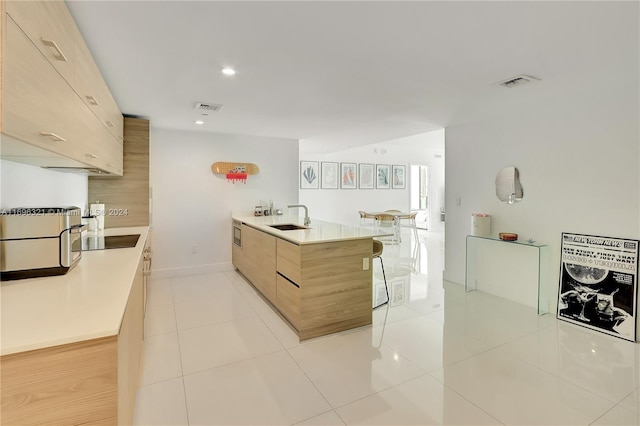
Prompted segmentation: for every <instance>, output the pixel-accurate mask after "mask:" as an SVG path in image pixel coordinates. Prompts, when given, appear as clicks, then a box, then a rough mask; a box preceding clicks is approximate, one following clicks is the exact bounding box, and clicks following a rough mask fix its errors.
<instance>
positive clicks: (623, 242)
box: [557, 232, 640, 342]
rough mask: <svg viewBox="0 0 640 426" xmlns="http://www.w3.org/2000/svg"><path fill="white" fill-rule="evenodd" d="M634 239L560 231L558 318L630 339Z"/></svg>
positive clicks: (634, 283)
mask: <svg viewBox="0 0 640 426" xmlns="http://www.w3.org/2000/svg"><path fill="white" fill-rule="evenodd" d="M639 243H640V241H638V240H629V239H625V238H608V237H596V236H593V235H582V234H570V233H565V232H563V233H562V246H561V251H560V252H561V262H560V285H559V286H558V312H557V317H558V319H561V320H564V321H568V322H571V323H574V324H577V325H580V326H583V327H586V328H590V329H592V330H596V331H600V332H602V333H606V334H610V335H612V336H616V337H619V338H621V339H625V340H630V341H632V342H635V340H636V318H637V306H636V305H637V297H638V295H637V293H638V289H637V286H638V281H637V280H638V244H639Z"/></svg>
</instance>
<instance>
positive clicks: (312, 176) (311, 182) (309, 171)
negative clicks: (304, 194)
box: [300, 161, 320, 189]
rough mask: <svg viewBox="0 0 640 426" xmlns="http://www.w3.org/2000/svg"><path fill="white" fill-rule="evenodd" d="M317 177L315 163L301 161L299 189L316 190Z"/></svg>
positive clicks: (316, 163)
mask: <svg viewBox="0 0 640 426" xmlns="http://www.w3.org/2000/svg"><path fill="white" fill-rule="evenodd" d="M319 175H320V174H319V171H318V162H317V161H301V162H300V189H318V186H319V183H318V181H319Z"/></svg>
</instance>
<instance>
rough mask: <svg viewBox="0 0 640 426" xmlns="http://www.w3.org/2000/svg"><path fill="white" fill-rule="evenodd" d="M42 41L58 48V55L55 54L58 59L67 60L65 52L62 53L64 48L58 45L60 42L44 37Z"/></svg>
mask: <svg viewBox="0 0 640 426" xmlns="http://www.w3.org/2000/svg"><path fill="white" fill-rule="evenodd" d="M42 42H43V43H44V44H45V45H46V46H49V47H53V48H54V49H56V51H57V52H58V54H57V55H53V56H54V57H55V58H56V59H57V60H59V61H62V62H67V57H66V56H64V53H62V50H60V47H59V46H58V44H57V43H56V42H55V41H53V40H46V39H44V38H43V39H42Z"/></svg>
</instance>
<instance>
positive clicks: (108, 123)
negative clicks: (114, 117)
mask: <svg viewBox="0 0 640 426" xmlns="http://www.w3.org/2000/svg"><path fill="white" fill-rule="evenodd" d="M105 123H107V126H109V127H113V121H106V122H105Z"/></svg>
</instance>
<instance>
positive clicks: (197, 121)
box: [195, 120, 204, 126]
mask: <svg viewBox="0 0 640 426" xmlns="http://www.w3.org/2000/svg"><path fill="white" fill-rule="evenodd" d="M195 123H196V124H197V125H199V126H201V125H203V124H204V121H202V120H196V121H195Z"/></svg>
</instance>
